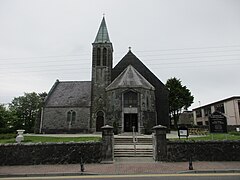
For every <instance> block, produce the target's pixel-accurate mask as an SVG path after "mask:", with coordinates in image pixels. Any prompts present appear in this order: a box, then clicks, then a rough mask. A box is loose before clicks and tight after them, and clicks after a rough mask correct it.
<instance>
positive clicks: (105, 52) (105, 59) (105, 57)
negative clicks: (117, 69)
mask: <svg viewBox="0 0 240 180" xmlns="http://www.w3.org/2000/svg"><path fill="white" fill-rule="evenodd" d="M106 65H107V49H106V48H103V66H106Z"/></svg>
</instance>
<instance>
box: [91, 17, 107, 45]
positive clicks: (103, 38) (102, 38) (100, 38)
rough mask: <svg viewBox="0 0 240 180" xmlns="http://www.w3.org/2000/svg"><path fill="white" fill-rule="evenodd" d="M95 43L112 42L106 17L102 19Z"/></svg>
mask: <svg viewBox="0 0 240 180" xmlns="http://www.w3.org/2000/svg"><path fill="white" fill-rule="evenodd" d="M94 43H110V39H109V35H108V30H107V25H106V21H105V18H104V17H103V19H102V22H101V25H100V27H99V30H98V33H97V36H96V39H95V41H94Z"/></svg>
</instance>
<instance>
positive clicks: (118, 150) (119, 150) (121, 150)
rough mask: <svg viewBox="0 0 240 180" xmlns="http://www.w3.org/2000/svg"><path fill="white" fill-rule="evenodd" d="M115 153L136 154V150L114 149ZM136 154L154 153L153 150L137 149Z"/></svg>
mask: <svg viewBox="0 0 240 180" xmlns="http://www.w3.org/2000/svg"><path fill="white" fill-rule="evenodd" d="M115 152H134V149H114V153H115ZM136 152H153V150H152V149H136Z"/></svg>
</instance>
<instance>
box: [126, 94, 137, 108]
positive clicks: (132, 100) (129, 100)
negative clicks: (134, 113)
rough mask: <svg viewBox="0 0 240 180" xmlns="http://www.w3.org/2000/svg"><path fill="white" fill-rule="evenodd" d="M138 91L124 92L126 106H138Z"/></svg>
mask: <svg viewBox="0 0 240 180" xmlns="http://www.w3.org/2000/svg"><path fill="white" fill-rule="evenodd" d="M137 104H138V96H137V93H135V92H132V91H129V92H126V93H125V94H124V107H137Z"/></svg>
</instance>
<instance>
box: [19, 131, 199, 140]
mask: <svg viewBox="0 0 240 180" xmlns="http://www.w3.org/2000/svg"><path fill="white" fill-rule="evenodd" d="M24 135H25V136H49V137H102V133H95V134H24ZM138 136H139V137H141V138H152V135H138ZM199 136H204V135H190V136H189V137H199ZM114 137H118V138H126V137H132V135H131V133H128V134H120V135H115V136H114ZM171 138H178V132H177V131H171V133H167V139H171Z"/></svg>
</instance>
